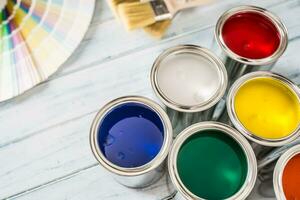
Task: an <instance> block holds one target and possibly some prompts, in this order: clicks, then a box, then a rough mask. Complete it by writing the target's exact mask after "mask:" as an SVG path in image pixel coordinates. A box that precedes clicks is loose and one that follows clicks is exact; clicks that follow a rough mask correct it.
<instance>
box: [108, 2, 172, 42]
mask: <svg viewBox="0 0 300 200" xmlns="http://www.w3.org/2000/svg"><path fill="white" fill-rule="evenodd" d="M107 2H108V4H109V6H110V8H111V10H112V11H113V13H114V15H115V17H116V18H117V19H119V14H118V6H119V5H120V4H122V3H132V2H144V3H145V2H147V0H143V1H139V0H107ZM170 24H171V20H163V21H159V22H156V23H154V24H151V25H149V26H146V27H144V31H145V32H146V33H148V34H149V35H151V36H152V37H155V38H158V39H160V38H162V36H163V35H164V34H165V32H166V31H167V29H168V27H169V26H170Z"/></svg>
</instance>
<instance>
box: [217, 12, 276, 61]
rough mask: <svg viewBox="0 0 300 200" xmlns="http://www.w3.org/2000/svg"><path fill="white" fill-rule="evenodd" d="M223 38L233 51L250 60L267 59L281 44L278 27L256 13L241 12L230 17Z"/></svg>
mask: <svg viewBox="0 0 300 200" xmlns="http://www.w3.org/2000/svg"><path fill="white" fill-rule="evenodd" d="M222 37H223V40H224V42H225V44H226V45H227V47H228V48H229V49H230V50H231V51H233V52H234V53H236V54H237V55H239V56H242V57H244V58H250V59H262V58H267V57H269V56H271V55H272V54H273V53H274V52H275V51H276V50H277V48H278V47H279V44H280V35H279V32H278V29H277V28H276V26H275V25H274V24H273V23H272V21H271V20H270V19H269V18H267V17H266V16H264V15H261V14H259V13H255V12H240V13H236V14H234V15H233V16H231V17H229V18H228V19H227V21H226V22H225V23H224V25H223V29H222Z"/></svg>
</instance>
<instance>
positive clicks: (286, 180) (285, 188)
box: [259, 144, 300, 200]
mask: <svg viewBox="0 0 300 200" xmlns="http://www.w3.org/2000/svg"><path fill="white" fill-rule="evenodd" d="M275 164H276V165H275ZM299 171H300V144H297V145H295V146H292V147H290V148H289V149H287V150H285V152H284V153H283V154H282V155H281V156H280V157H279V159H278V160H277V162H276V163H271V164H269V165H267V166H265V167H264V168H263V172H264V174H263V175H264V176H263V179H261V178H260V179H261V183H260V185H259V193H260V195H261V196H263V197H274V196H275V197H276V199H280V200H286V199H287V200H289V199H299V198H300V192H299V185H300V174H299ZM260 177H261V176H260ZM272 187H273V190H271V191H270V189H269V190H267V189H266V188H272Z"/></svg>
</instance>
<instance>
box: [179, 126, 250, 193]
mask: <svg viewBox="0 0 300 200" xmlns="http://www.w3.org/2000/svg"><path fill="white" fill-rule="evenodd" d="M225 155H226V156H225ZM177 170H178V174H179V177H180V180H181V181H182V183H183V184H184V185H185V187H186V188H187V189H188V190H189V191H191V192H192V193H193V194H195V195H196V196H198V197H201V198H203V199H227V198H229V197H231V196H233V195H234V194H236V193H237V192H238V191H239V190H240V189H241V187H242V186H243V185H244V183H245V180H246V177H247V172H248V164H247V158H246V155H245V153H244V151H243V149H242V148H241V146H240V145H239V144H238V143H237V142H236V141H235V140H234V139H233V138H232V137H230V136H229V135H227V134H226V133H224V132H222V131H220V130H212V129H211V130H204V131H200V132H198V133H196V134H194V135H192V136H191V137H189V138H188V139H187V140H186V141H185V142H184V143H183V144H182V146H181V147H180V150H179V152H178V155H177Z"/></svg>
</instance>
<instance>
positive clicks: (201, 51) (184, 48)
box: [150, 44, 228, 113]
mask: <svg viewBox="0 0 300 200" xmlns="http://www.w3.org/2000/svg"><path fill="white" fill-rule="evenodd" d="M176 53H194V54H198V55H201V56H204V57H205V58H207V59H208V60H209V61H210V62H211V63H212V64H214V65H215V66H216V69H217V70H218V72H219V74H220V79H221V80H220V86H219V88H218V90H217V91H216V93H215V94H214V95H213V96H212V97H211V98H210V99H209V100H208V101H207V102H203V103H201V104H198V105H195V106H187V105H181V104H178V103H176V102H174V101H172V100H171V99H170V98H168V97H167V96H166V95H164V93H163V92H162V90H161V89H160V87H159V84H158V80H157V72H158V68H159V66H160V63H161V62H162V61H163V60H164V59H165V58H166V57H168V56H170V55H174V54H176ZM150 79H151V86H152V89H153V90H154V93H155V94H156V96H157V97H158V98H159V99H160V100H161V101H162V102H163V103H164V104H165V105H166V106H167V107H169V108H172V109H174V110H176V111H179V112H187V113H193V112H200V111H204V110H207V109H209V108H211V107H212V106H214V105H215V104H216V103H217V102H218V101H219V100H220V99H221V98H222V97H223V95H224V94H225V91H226V88H227V82H228V77H227V71H226V68H225V65H224V64H223V62H222V61H221V60H220V59H219V58H218V57H217V56H216V55H215V54H213V53H212V52H211V51H210V50H208V49H206V48H204V47H200V46H197V45H190V44H184V45H177V46H174V47H171V48H168V49H166V50H165V51H163V52H162V53H161V54H160V55H159V56H158V57H157V58H156V60H155V61H154V63H153V65H152V69H151V73H150Z"/></svg>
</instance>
